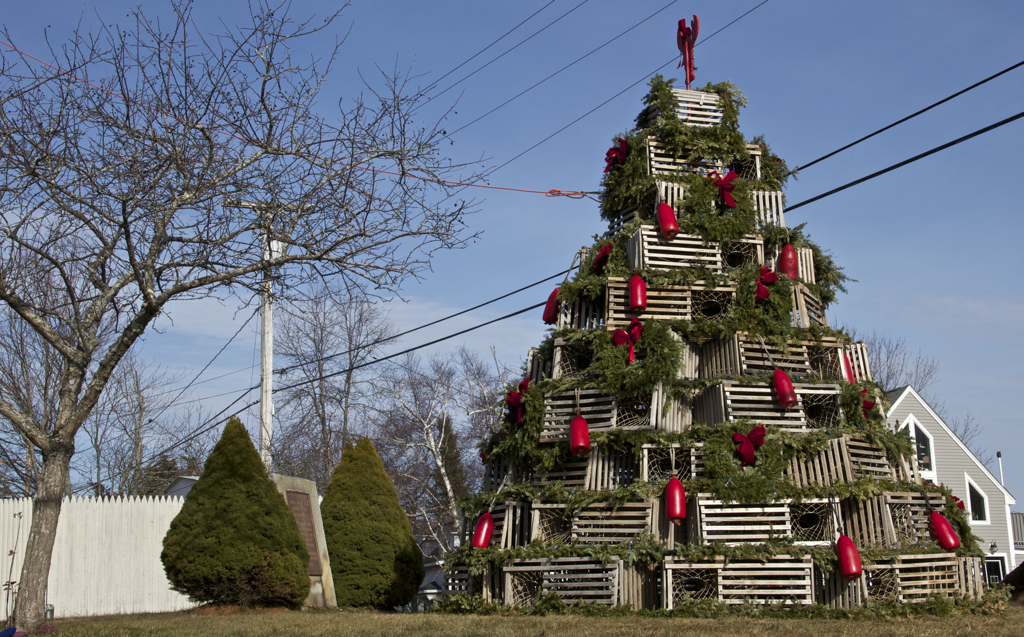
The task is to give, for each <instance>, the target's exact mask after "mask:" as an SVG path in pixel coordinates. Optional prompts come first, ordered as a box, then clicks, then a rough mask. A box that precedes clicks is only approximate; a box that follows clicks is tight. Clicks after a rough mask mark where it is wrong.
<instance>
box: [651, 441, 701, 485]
mask: <svg viewBox="0 0 1024 637" xmlns="http://www.w3.org/2000/svg"><path fill="white" fill-rule="evenodd" d="M640 466H641V471H642V478H643V480H645V481H647V482H654V481H655V480H657V481H659V482H665V481H667V480H668V479H669V478H670V477H672V476H673V475H674V476H676V477H677V478H679V479H680V480H682V481H684V482H685V481H687V480H700V479H701V478H703V477H704V443H697V444H695V445H694V446H692V447H684V446H682V445H681V444H679V443H673V444H671V445H667V446H659V445H644V446H643V458H642V460H641V464H640Z"/></svg>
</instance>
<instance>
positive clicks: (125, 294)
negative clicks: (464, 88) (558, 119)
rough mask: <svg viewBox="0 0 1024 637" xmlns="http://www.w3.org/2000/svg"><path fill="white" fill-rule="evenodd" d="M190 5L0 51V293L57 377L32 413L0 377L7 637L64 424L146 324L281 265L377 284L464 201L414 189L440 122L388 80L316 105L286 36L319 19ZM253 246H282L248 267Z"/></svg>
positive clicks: (36, 595)
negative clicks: (20, 505) (194, 14)
mask: <svg viewBox="0 0 1024 637" xmlns="http://www.w3.org/2000/svg"><path fill="white" fill-rule="evenodd" d="M188 7H189V5H188V4H187V3H181V4H177V5H175V6H174V13H175V18H174V19H172V20H170V21H164V22H158V21H156V20H151V19H148V18H147V17H146V16H145V15H143V14H142V13H141V10H136V11H135V13H134V14H133V15H132V16H131V18H130V19H131V26H130V27H127V28H120V27H108V26H104V27H103V28H101V30H100V31H99V33H98V35H91V34H88V33H87V32H86V31H84V30H83V31H81V32H78V33H75V34H74V35H73V37H72V38H71V40H70V42H69V43H68V44H67V45H65V46H63V47H61V48H56V49H53V50H52V55H53V66H54V67H57V68H52V67H46V66H43V65H40V64H38V63H36V62H35V61H33V60H32V59H30V58H28V57H27V56H23V55H21V54H19V53H17V52H13V53H12V52H9V51H5V52H3V54H2V59H0V89H2V90H0V197H2V200H0V226H2V227H0V231H2V232H0V300H2V302H3V305H4V306H5V307H6V308H9V309H10V311H11V313H10V316H11V317H13V318H14V320H17V321H21V322H23V324H24V328H25V329H26V330H29V331H31V333H32V334H33V335H34V336H33V339H34V340H33V341H32V344H33V346H34V347H36V348H37V350H36V351H35V352H33V353H32V354H31V356H37V357H38V356H46V357H53V358H55V359H56V361H57V362H56V363H55V364H54V366H53V369H56V370H59V372H60V373H59V375H57V376H55V377H53V378H47V379H32V380H31V382H33V383H39V382H44V383H48V385H47V388H46V390H47V392H48V395H49V396H51V397H52V400H50V401H48V402H47V403H46V404H45V405H44V404H38V403H26V402H25V401H23V400H21V398H23V397H24V393H23V392H22V391H21V390H20V389H19V387H20V386H21V385H20V383H21V379H18V382H19V384H18V385H17V386H11V385H7V384H4V385H3V386H0V414H2V415H3V416H4V417H5V418H6V419H7V420H8V421H10V422H11V423H12V425H13V428H14V429H15V430H16V431H17V432H18V433H19V434H20V435H22V436H24V437H25V438H26V439H27V440H29V441H30V442H31V444H32V445H33V446H34V447H35V449H36V450H37V451H38V456H39V458H40V459H41V464H40V466H39V468H38V472H37V474H36V476H35V477H34V481H35V496H36V497H35V501H34V505H33V515H32V526H31V531H30V533H29V539H28V545H27V548H26V553H25V562H24V564H25V566H24V568H23V570H22V574H21V578H20V582H21V589H20V594H19V597H18V600H17V607H16V611H15V617H16V621H17V624H18V626H19V627H24V628H26V629H35V628H37V627H39V626H40V625H41V624H42V621H43V606H44V603H45V594H46V581H47V576H48V573H49V570H50V556H51V552H52V548H53V541H54V537H55V533H56V529H57V519H58V516H59V514H60V503H61V498H62V496H63V495H64V494H65V492H66V488H67V483H68V476H69V467H70V464H71V459H72V456H73V454H74V440H75V436H76V434H77V433H78V431H79V429H80V428H81V427H82V425H83V424H84V423H85V422H86V421H87V419H88V418H89V415H90V414H91V413H92V411H93V409H94V408H95V407H96V405H97V403H98V402H99V400H100V397H101V396H102V394H103V392H104V391H105V389H106V387H107V383H108V381H109V379H110V377H111V375H112V374H113V372H114V370H115V368H116V367H117V365H118V363H119V362H120V361H121V359H122V358H123V357H124V356H125V355H126V354H127V353H128V351H129V350H130V349H131V348H132V346H133V345H134V344H135V343H136V341H137V340H138V339H139V338H140V336H142V334H144V333H145V332H146V330H147V328H149V327H150V326H151V324H152V322H153V320H154V319H155V318H156V317H157V316H158V315H160V314H161V313H166V312H171V311H173V309H174V302H183V301H186V300H190V299H197V298H203V297H207V296H211V295H230V294H233V293H235V292H236V291H241V290H243V289H245V290H248V291H255V290H257V289H259V286H260V283H261V279H262V273H264V272H268V271H274V272H279V271H280V269H281V268H282V266H287V267H288V270H287V273H288V277H289V282H290V284H291V285H290V286H289V287H288V288H286V289H285V290H284V292H283V294H285V295H287V294H293V293H297V292H298V291H300V290H302V289H303V286H304V285H305V284H307V283H308V282H309V281H312V280H318V279H322V278H326V277H340V278H341V279H343V280H346V281H348V282H350V284H352V285H357V284H369V285H371V286H373V287H375V288H382V289H395V288H396V287H397V286H398V285H400V283H401V282H402V281H403V280H404V279H405V278H406V277H408V276H410V275H413V274H416V273H417V272H419V271H420V270H421V269H423V268H425V267H428V266H429V262H430V257H431V255H432V254H433V252H434V251H435V250H438V249H447V248H454V247H459V246H461V245H463V243H464V242H465V240H466V239H467V238H468V237H466V236H465V234H464V233H463V231H464V228H465V225H464V217H465V215H466V213H467V212H468V210H467V208H466V205H465V204H463V203H457V204H455V205H454V206H452V207H448V208H446V207H443V206H440V205H437V204H435V203H433V202H434V201H436V200H437V199H435V198H434V195H433V194H432V193H434V192H436V191H438V189H442V190H443V189H444V188H445V186H444V185H438V182H437V181H428V180H439V179H443V178H445V177H448V176H449V175H450V172H451V170H452V167H451V165H450V163H448V162H446V161H444V160H443V158H442V157H441V156H440V155H439V151H438V149H439V145H438V142H439V140H440V139H441V137H442V135H441V131H440V130H439V129H438V128H437V127H436V126H434V125H430V124H428V125H425V126H424V125H419V124H416V123H414V121H413V120H412V119H411V112H412V109H413V108H414V107H415V104H416V101H417V99H418V97H419V96H418V94H416V95H413V96H412V97H410V96H408V94H407V93H406V85H405V79H404V78H403V77H401V76H398V75H395V76H390V77H385V78H384V79H383V81H382V83H383V89H382V90H381V91H376V92H375V91H373V90H372V89H371V92H370V94H369V95H368V98H367V99H366V100H363V99H359V98H357V99H354V100H351V101H349V100H346V101H345V102H344V104H341V103H339V104H338V106H337V108H336V109H333V110H334V112H332V113H331V114H330V116H329V117H328V116H324V115H321V114H319V113H317V112H316V111H315V110H314V109H315V108H317V106H316V104H317V99H318V94H319V89H320V87H321V86H322V85H323V82H324V80H325V78H326V73H327V71H328V70H329V69H330V66H331V64H332V63H333V62H334V61H335V56H336V55H337V51H338V50H337V48H335V49H334V50H327V51H325V53H324V57H323V58H322V59H320V60H309V59H308V58H307V59H300V58H299V57H298V56H297V55H295V54H294V47H295V46H296V44H297V43H298V42H301V41H302V40H301V38H302V37H303V36H307V35H310V34H312V33H315V32H317V31H318V30H322V29H323V28H325V27H326V26H328V25H330V24H331V22H332V19H333V16H328V19H327V20H324V19H322V18H317V19H316V20H315V23H314V22H313V21H310V22H306V23H302V22H295V21H293V20H292V19H291V18H290V17H289V16H288V12H287V6H285V7H268V6H266V5H263V4H254V5H253V6H252V7H253V8H252V13H251V21H250V22H247V23H246V25H245V26H244V27H240V28H237V29H234V30H229V31H228V32H227V33H224V34H222V35H220V36H212V37H211V36H208V35H206V34H203V33H200V29H199V27H198V26H197V25H196V24H195V23H194V22H193V21H192V19H191V16H190V14H189V9H188ZM335 15H336V14H335ZM168 24H169V28H165V27H164V25H168ZM83 29H84V27H83ZM4 35H5V39H6V40H7V41H8V42H12V43H14V44H15V45H17V42H18V38H17V37H15V34H11V33H8V32H5V33H4ZM321 50H322V49H321ZM84 80H88V83H86V82H85V81H84ZM376 169H387V170H389V171H391V173H393V174H386V173H381V172H376ZM421 178H422V179H421ZM441 194H444V193H443V192H442V193H441ZM265 239H270V240H274V241H279V242H281V243H282V244H284V245H285V246H287V251H281V252H275V253H274V255H273V256H272V257H270V258H266V259H265V258H264V257H263V256H262V252H261V250H260V245H261V241H263V240H265ZM8 353H10V354H13V352H12V350H10V349H8Z"/></svg>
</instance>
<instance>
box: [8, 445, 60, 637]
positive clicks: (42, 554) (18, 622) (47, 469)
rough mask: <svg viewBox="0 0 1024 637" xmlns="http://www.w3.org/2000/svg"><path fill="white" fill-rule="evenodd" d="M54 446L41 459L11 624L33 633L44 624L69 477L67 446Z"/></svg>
mask: <svg viewBox="0 0 1024 637" xmlns="http://www.w3.org/2000/svg"><path fill="white" fill-rule="evenodd" d="M54 447H55V448H54V449H52V450H51V452H50V453H49V454H47V455H46V456H44V457H43V467H42V471H41V472H40V475H39V480H38V482H37V491H36V497H35V498H34V499H33V500H32V526H31V528H30V529H29V534H28V544H27V546H26V547H25V562H24V565H23V566H22V567H21V579H20V581H19V582H18V591H19V592H18V598H17V601H16V602H15V605H14V625H15V626H17V627H18V629H19V630H26V631H34V630H36V629H38V628H39V627H41V626H42V625H43V619H44V610H45V607H46V584H47V580H48V579H49V576H50V560H51V558H52V557H53V542H54V540H55V539H56V538H57V518H58V517H59V516H60V505H61V500H62V499H63V498H64V488H65V486H66V484H67V482H68V479H69V478H70V473H69V467H70V466H71V455H72V453H73V452H74V451H73V448H72V447H71V446H70V445H69V446H67V447H65V446H58V445H57V444H54Z"/></svg>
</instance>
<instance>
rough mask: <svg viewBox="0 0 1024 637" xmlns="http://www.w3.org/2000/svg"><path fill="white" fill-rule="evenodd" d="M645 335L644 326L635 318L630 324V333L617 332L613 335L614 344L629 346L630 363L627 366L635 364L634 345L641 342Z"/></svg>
mask: <svg viewBox="0 0 1024 637" xmlns="http://www.w3.org/2000/svg"><path fill="white" fill-rule="evenodd" d="M643 335H644V326H643V325H642V324H641V323H640V319H638V318H636V317H634V318H633V320H632V321H630V322H629V331H628V332H627V331H626V330H615V331H614V332H613V333H612V343H615V345H629V362H627V363H626V364H627V365H632V364H633V344H634V343H636V342H637V341H639V340H640V337H641V336H643Z"/></svg>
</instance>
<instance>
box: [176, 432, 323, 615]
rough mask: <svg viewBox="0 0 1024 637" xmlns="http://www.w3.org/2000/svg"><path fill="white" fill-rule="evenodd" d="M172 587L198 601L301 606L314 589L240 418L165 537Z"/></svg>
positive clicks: (291, 520) (294, 531)
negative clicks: (310, 586) (311, 588)
mask: <svg viewBox="0 0 1024 637" xmlns="http://www.w3.org/2000/svg"><path fill="white" fill-rule="evenodd" d="M160 559H161V560H162V561H163V564H164V570H165V571H166V572H167V579H169V580H170V582H171V587H172V588H173V589H174V590H176V591H178V592H180V593H184V594H186V595H188V596H189V598H191V599H192V600H193V601H197V602H217V603H220V604H240V605H242V606H289V607H297V606H299V605H301V604H302V602H303V600H305V599H306V596H307V595H308V594H309V575H308V573H307V568H308V566H309V553H308V552H307V551H306V545H305V543H304V542H303V540H302V536H301V535H300V533H299V527H298V524H296V522H295V517H294V516H293V515H292V513H291V511H290V510H289V509H288V505H287V504H285V500H284V497H283V496H282V495H281V493H280V492H279V491H278V490H277V487H275V486H274V483H273V482H271V481H270V478H269V476H268V475H267V472H266V469H264V467H263V463H262V462H261V461H260V457H259V454H258V453H257V452H256V448H255V447H253V444H252V440H250V439H249V434H248V433H246V431H245V428H244V427H242V423H241V422H240V421H239V420H238V418H232V419H231V420H230V421H228V424H227V426H226V427H225V428H224V434H223V435H222V436H221V438H220V441H219V442H218V443H217V446H216V447H214V448H213V452H211V453H210V457H209V458H208V459H207V460H206V468H205V470H204V471H203V475H202V476H201V477H200V478H199V481H198V482H196V483H195V485H193V487H192V490H191V491H190V492H189V494H188V497H186V498H185V503H184V505H183V506H182V507H181V512H179V513H178V515H177V516H176V517H175V518H174V521H173V522H171V528H170V530H169V531H167V535H166V536H164V548H163V551H162V552H161V554H160Z"/></svg>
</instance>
